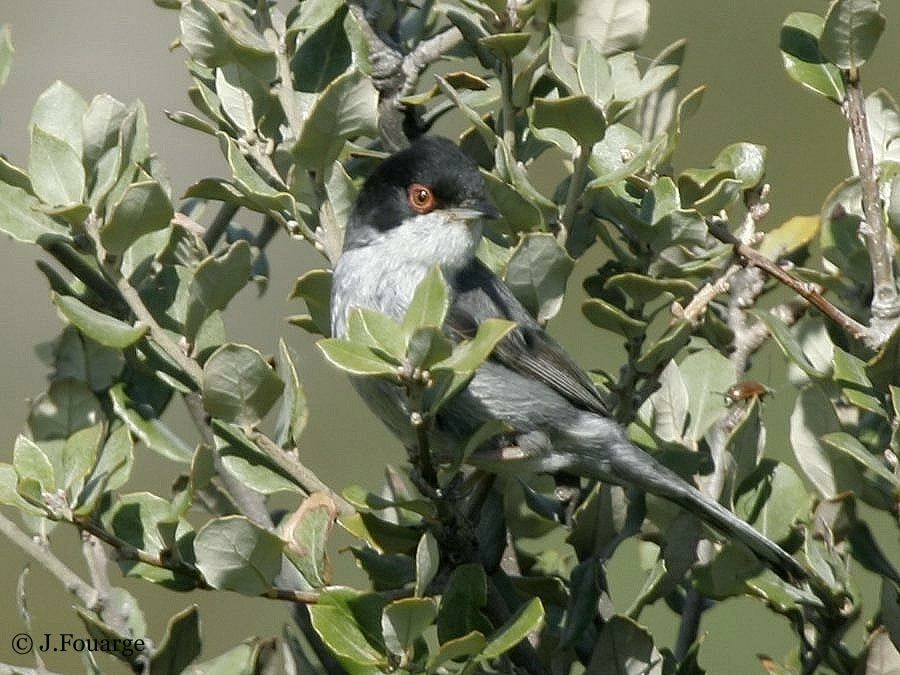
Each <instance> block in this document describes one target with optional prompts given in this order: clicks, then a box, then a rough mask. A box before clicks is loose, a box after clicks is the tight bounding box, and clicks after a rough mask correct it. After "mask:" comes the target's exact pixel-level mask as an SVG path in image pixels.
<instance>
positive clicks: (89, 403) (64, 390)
mask: <svg viewBox="0 0 900 675" xmlns="http://www.w3.org/2000/svg"><path fill="white" fill-rule="evenodd" d="M104 419H105V415H104V414H103V408H102V407H101V405H100V402H99V401H98V400H97V397H96V396H94V393H93V392H92V391H91V390H90V389H89V388H88V386H87V385H86V384H85V383H84V382H79V381H77V380H70V379H65V380H55V381H53V382H51V383H50V388H49V389H48V390H47V391H45V392H43V393H42V394H39V395H38V396H37V397H35V399H34V400H33V401H32V404H31V410H30V412H29V414H28V428H29V429H30V430H31V437H32V438H33V439H34V440H35V441H37V442H40V441H45V440H53V439H57V438H68V437H69V436H71V435H72V434H73V433H74V432H76V431H78V430H79V429H84V428H85V427H91V426H94V425H95V424H97V423H98V422H101V421H102V420H104Z"/></svg>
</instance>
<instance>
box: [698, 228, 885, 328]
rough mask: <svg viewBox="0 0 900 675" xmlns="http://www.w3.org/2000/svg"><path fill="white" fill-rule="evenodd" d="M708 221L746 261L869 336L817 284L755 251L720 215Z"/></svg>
mask: <svg viewBox="0 0 900 675" xmlns="http://www.w3.org/2000/svg"><path fill="white" fill-rule="evenodd" d="M708 224H709V232H710V234H712V235H713V236H714V237H715V238H716V239H718V240H719V241H721V242H723V243H726V244H731V245H732V246H733V247H734V252H735V254H736V255H737V256H738V257H739V258H741V259H742V260H744V261H746V263H747V264H749V265H752V266H753V267H756V268H758V269H760V270H762V271H763V272H765V273H766V274H768V275H769V276H770V277H773V278H774V279H776V280H778V281H780V282H781V283H782V284H784V285H785V286H787V287H788V288H790V289H791V290H792V291H794V292H795V293H797V294H798V295H799V296H801V297H802V298H803V299H804V300H806V301H807V302H808V303H809V304H811V305H812V306H813V307H815V308H816V309H818V310H819V311H820V312H822V314H824V315H825V316H827V317H828V318H829V319H831V320H832V321H834V322H835V323H836V324H837V325H839V326H840V327H841V328H843V329H844V330H845V331H846V332H847V333H848V334H849V335H851V336H852V337H854V338H856V339H857V340H862V339H863V338H865V337H866V335H867V332H868V331H867V329H866V327H865V326H863V325H862V324H861V323H859V322H858V321H856V320H855V319H853V318H851V317H850V316H848V315H846V314H844V312H842V311H841V310H840V309H838V308H837V307H835V306H834V305H833V304H831V303H830V302H829V301H828V300H826V299H825V297H824V296H823V295H822V294H821V293H820V292H819V290H818V287H817V286H815V285H813V284H808V283H806V282H804V281H801V280H800V279H798V278H796V277H795V276H793V275H792V274H790V273H789V272H788V271H787V270H785V269H783V268H781V267H779V266H778V265H777V264H776V263H775V262H773V261H772V260H769V259H768V258H767V257H766V256H764V255H763V254H762V253H760V252H759V251H756V250H755V249H753V248H751V247H750V246H748V245H746V244H744V243H743V242H742V241H740V240H739V239H737V238H736V237H735V236H734V235H733V234H731V233H730V232H729V231H728V230H726V229H725V228H724V227H722V224H721V221H719V220H718V219H716V218H714V219H711V220H710V221H709V223H708Z"/></svg>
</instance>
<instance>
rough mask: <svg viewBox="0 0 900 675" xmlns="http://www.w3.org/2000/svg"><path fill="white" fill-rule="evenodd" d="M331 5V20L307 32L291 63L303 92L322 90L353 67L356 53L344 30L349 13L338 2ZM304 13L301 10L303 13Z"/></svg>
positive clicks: (293, 27)
mask: <svg viewBox="0 0 900 675" xmlns="http://www.w3.org/2000/svg"><path fill="white" fill-rule="evenodd" d="M331 4H332V5H333V6H332V8H331V9H332V14H331V18H329V19H328V20H327V21H324V22H322V23H319V25H317V26H314V28H313V29H312V30H310V29H307V30H306V31H304V33H305V34H304V36H303V38H302V41H301V42H300V44H299V45H298V46H297V50H296V52H294V57H293V59H292V60H291V70H292V71H293V73H294V82H296V86H297V88H298V90H299V91H308V92H317V91H322V90H323V89H324V88H325V87H326V86H327V85H328V84H329V83H330V82H333V81H334V80H335V79H337V78H338V77H339V76H340V75H341V73H343V72H344V71H345V70H347V67H348V66H349V65H350V61H351V58H352V52H351V50H350V41H349V40H348V39H347V31H346V30H344V19H345V17H346V16H347V11H346V8H345V7H343V6H341V5H340V4H338V3H331ZM334 5H336V6H334ZM304 13H306V12H304V11H303V10H302V9H301V11H300V14H304ZM291 29H296V26H295V24H291Z"/></svg>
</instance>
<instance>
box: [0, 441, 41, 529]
mask: <svg viewBox="0 0 900 675" xmlns="http://www.w3.org/2000/svg"><path fill="white" fill-rule="evenodd" d="M17 442H18V441H17ZM0 504H3V505H5V506H13V507H15V508H17V509H18V510H19V511H22V512H23V513H26V514H30V515H33V516H38V517H43V516H45V515H47V514H46V511H44V509H41V508H38V507H37V506H34V505H33V504H31V502H28V501H25V499H24V498H23V497H22V496H21V495H20V494H19V475H18V474H17V473H16V469H15V467H13V466H12V465H11V464H6V463H3V462H0Z"/></svg>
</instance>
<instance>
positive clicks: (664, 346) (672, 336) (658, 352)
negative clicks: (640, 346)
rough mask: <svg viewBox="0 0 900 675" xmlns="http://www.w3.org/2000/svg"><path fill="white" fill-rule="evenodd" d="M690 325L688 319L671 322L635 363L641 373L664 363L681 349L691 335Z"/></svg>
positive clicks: (649, 371) (651, 370) (648, 371)
mask: <svg viewBox="0 0 900 675" xmlns="http://www.w3.org/2000/svg"><path fill="white" fill-rule="evenodd" d="M692 330H693V329H692V327H691V325H690V322H688V321H678V322H676V323H674V324H672V325H671V326H670V327H669V328H668V330H666V332H665V333H663V335H662V337H660V338H659V340H657V341H656V342H654V343H651V344H650V346H649V347H648V348H647V349H646V351H644V352H643V353H642V354H641V356H640V358H639V359H638V360H637V362H636V363H635V367H636V368H637V369H638V370H639V371H640V372H642V373H652V372H654V371H655V370H656V369H657V368H658V367H659V366H660V365H661V364H663V363H665V362H666V361H668V360H669V359H671V358H674V356H675V355H676V354H677V353H678V352H679V351H681V348H682V347H684V345H686V344H687V343H688V341H689V340H690V337H691V331H692Z"/></svg>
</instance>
